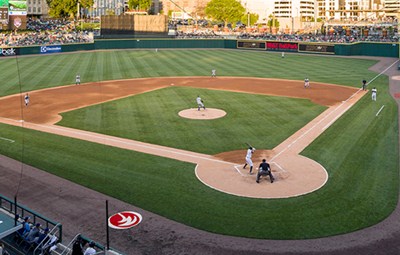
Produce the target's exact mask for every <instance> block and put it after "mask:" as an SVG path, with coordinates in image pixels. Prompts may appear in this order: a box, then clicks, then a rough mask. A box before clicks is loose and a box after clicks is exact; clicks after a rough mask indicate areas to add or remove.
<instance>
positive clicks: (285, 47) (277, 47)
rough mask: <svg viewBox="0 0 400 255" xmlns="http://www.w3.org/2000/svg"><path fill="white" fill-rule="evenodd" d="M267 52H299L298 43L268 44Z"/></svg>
mask: <svg viewBox="0 0 400 255" xmlns="http://www.w3.org/2000/svg"><path fill="white" fill-rule="evenodd" d="M267 50H271V51H294V52H297V51H298V43H295V42H293V43H292V42H267Z"/></svg>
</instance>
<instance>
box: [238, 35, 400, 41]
mask: <svg viewBox="0 0 400 255" xmlns="http://www.w3.org/2000/svg"><path fill="white" fill-rule="evenodd" d="M237 38H238V39H253V40H269V41H294V42H326V43H353V42H363V41H364V42H365V41H366V42H397V41H398V37H397V36H385V37H384V36H381V35H369V36H360V35H350V36H347V35H339V34H334V35H314V34H299V35H296V34H295V35H290V34H281V35H271V34H259V33H252V34H250V33H242V34H240V35H239V36H238V37H237Z"/></svg>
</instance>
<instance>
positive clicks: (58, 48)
mask: <svg viewBox="0 0 400 255" xmlns="http://www.w3.org/2000/svg"><path fill="white" fill-rule="evenodd" d="M56 52H61V46H59V45H53V46H41V47H40V54H49V53H56Z"/></svg>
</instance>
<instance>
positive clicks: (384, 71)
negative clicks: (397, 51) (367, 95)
mask: <svg viewBox="0 0 400 255" xmlns="http://www.w3.org/2000/svg"><path fill="white" fill-rule="evenodd" d="M399 61H400V59H398V60H396V61H395V62H394V63H393V64H391V65H390V66H389V67H388V68H386V69H385V70H383V71H382V72H380V73H379V74H378V75H376V76H375V77H374V78H372V80H370V81H369V82H368V83H367V84H366V85H367V86H368V85H369V84H370V83H372V82H373V81H374V80H376V79H377V78H378V77H379V76H381V75H382V74H384V73H386V71H387V70H389V69H390V68H391V67H392V66H394V65H395V64H396V63H397V62H399Z"/></svg>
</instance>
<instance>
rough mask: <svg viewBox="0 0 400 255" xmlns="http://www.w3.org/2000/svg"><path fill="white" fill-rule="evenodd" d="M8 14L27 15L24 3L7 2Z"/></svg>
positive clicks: (11, 0)
mask: <svg viewBox="0 0 400 255" xmlns="http://www.w3.org/2000/svg"><path fill="white" fill-rule="evenodd" d="M8 4H9V5H8V6H9V7H8V8H9V10H8V14H9V15H26V14H27V10H28V8H27V5H26V1H19V0H9V2H8Z"/></svg>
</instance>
